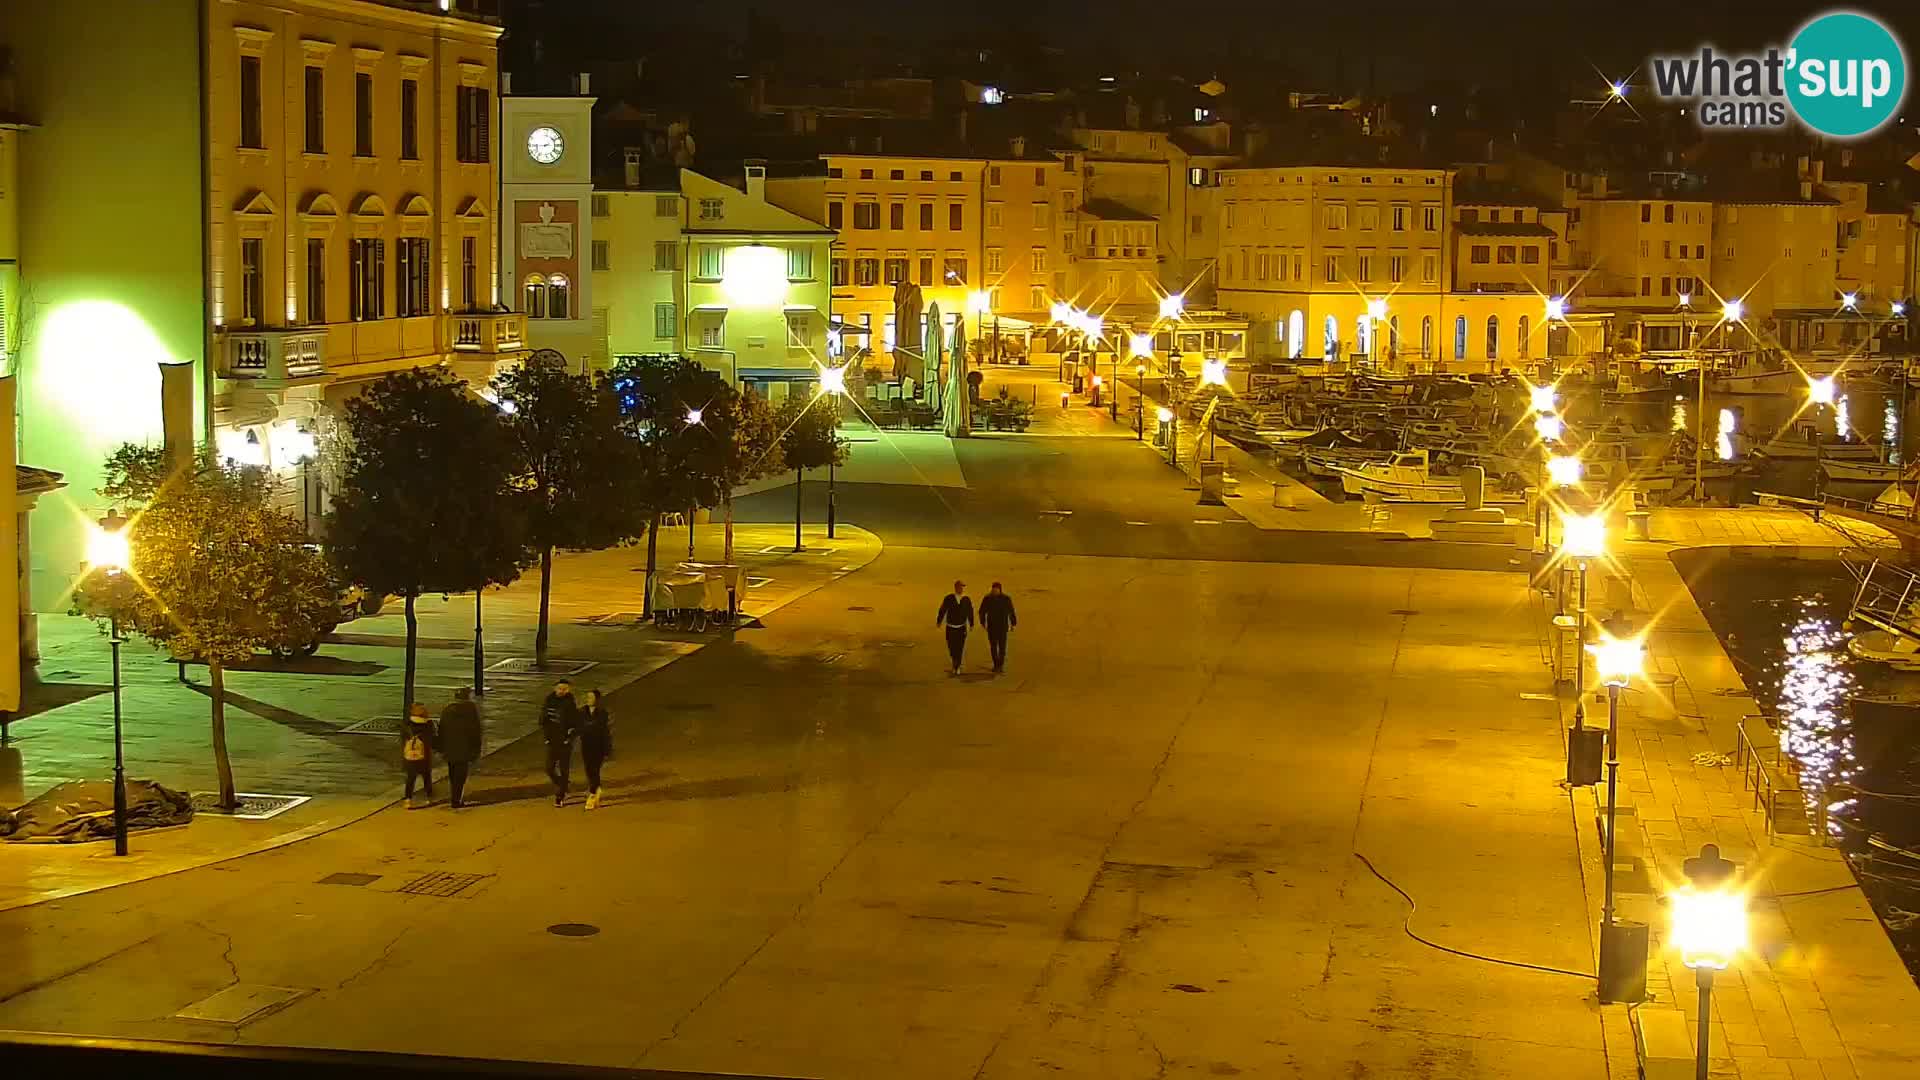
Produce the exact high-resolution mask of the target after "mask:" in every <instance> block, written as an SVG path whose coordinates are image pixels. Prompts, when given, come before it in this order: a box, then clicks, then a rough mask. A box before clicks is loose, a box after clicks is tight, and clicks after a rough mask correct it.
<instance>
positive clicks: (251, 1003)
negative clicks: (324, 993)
mask: <svg viewBox="0 0 1920 1080" xmlns="http://www.w3.org/2000/svg"><path fill="white" fill-rule="evenodd" d="M306 993H307V992H306V991H305V990H294V989H291V988H289V987H285V986H261V985H258V984H255V983H234V984H233V985H232V986H229V987H227V988H226V989H225V990H222V991H220V992H219V993H217V994H214V995H213V996H212V997H206V998H201V999H200V1000H199V1001H196V1002H194V1003H193V1004H191V1005H189V1006H187V1007H186V1008H184V1009H181V1010H180V1011H179V1012H177V1013H174V1014H173V1015H174V1016H176V1017H178V1018H179V1019H181V1020H199V1021H202V1022H204V1023H209V1024H230V1025H232V1026H234V1027H240V1026H242V1025H244V1024H249V1023H252V1022H253V1021H255V1020H258V1019H260V1018H261V1017H263V1016H266V1015H267V1014H268V1013H273V1012H278V1011H280V1010H281V1009H284V1008H286V1007H287V1006H288V1005H291V1004H293V1003H294V1002H295V1001H297V1000H299V999H300V998H301V997H303V996H305V995H306Z"/></svg>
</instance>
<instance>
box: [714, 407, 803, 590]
mask: <svg viewBox="0 0 1920 1080" xmlns="http://www.w3.org/2000/svg"><path fill="white" fill-rule="evenodd" d="M731 405H732V409H731V410H730V411H731V416H730V417H729V418H728V424H727V428H728V431H727V439H726V442H725V443H724V444H723V446H722V456H721V466H720V472H721V476H722V482H721V488H720V504H721V506H722V507H723V508H724V509H725V513H726V522H727V523H726V530H727V532H726V536H727V539H726V554H725V555H723V556H722V557H721V561H722V562H729V563H730V562H732V561H733V490H734V489H735V488H737V487H739V486H741V485H742V484H750V483H752V482H753V481H755V480H759V479H761V478H762V477H767V476H773V475H774V474H776V473H779V472H781V471H782V470H784V469H785V468H786V467H787V461H786V458H785V457H783V456H782V455H781V453H780V422H779V420H778V419H777V418H776V417H775V416H774V414H773V406H771V405H768V404H767V399H766V398H763V397H761V396H760V395H759V394H757V393H755V392H753V391H752V390H743V391H741V392H740V393H738V394H735V395H734V396H733V398H732V400H731Z"/></svg>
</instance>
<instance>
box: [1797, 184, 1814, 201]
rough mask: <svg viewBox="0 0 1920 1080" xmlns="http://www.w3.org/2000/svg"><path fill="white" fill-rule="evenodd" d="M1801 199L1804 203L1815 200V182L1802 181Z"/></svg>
mask: <svg viewBox="0 0 1920 1080" xmlns="http://www.w3.org/2000/svg"><path fill="white" fill-rule="evenodd" d="M1800 198H1801V200H1802V201H1805V200H1807V199H1811V198H1813V181H1811V180H1802V181H1800Z"/></svg>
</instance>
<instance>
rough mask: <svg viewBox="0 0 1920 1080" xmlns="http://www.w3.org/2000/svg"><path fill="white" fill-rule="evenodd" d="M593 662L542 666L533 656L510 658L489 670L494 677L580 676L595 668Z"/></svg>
mask: <svg viewBox="0 0 1920 1080" xmlns="http://www.w3.org/2000/svg"><path fill="white" fill-rule="evenodd" d="M593 663H594V662H593V661H592V660H554V659H549V660H548V661H547V662H546V663H545V664H541V663H540V662H539V661H537V660H535V659H534V658H533V657H531V656H510V657H508V658H507V659H505V660H502V661H500V662H499V663H497V664H493V665H492V666H490V667H488V668H487V671H488V672H490V673H491V674H494V675H578V674H580V673H581V672H583V671H585V670H587V669H588V668H590V667H592V666H593Z"/></svg>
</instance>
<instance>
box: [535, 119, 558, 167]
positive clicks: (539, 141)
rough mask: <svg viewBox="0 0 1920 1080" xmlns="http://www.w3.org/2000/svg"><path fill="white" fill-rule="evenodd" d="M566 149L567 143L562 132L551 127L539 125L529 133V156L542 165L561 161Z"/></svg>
mask: <svg viewBox="0 0 1920 1080" xmlns="http://www.w3.org/2000/svg"><path fill="white" fill-rule="evenodd" d="M565 150H566V143H565V141H564V140H562V139H561V138H560V133H559V132H558V131H555V130H554V129H552V128H550V127H537V128H534V129H533V130H532V131H530V132H528V133H527V156H528V157H530V158H532V159H533V160H535V161H537V162H539V163H540V164H542V165H551V164H553V163H554V162H556V161H559V160H560V155H561V153H563V152H564V151H565Z"/></svg>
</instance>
